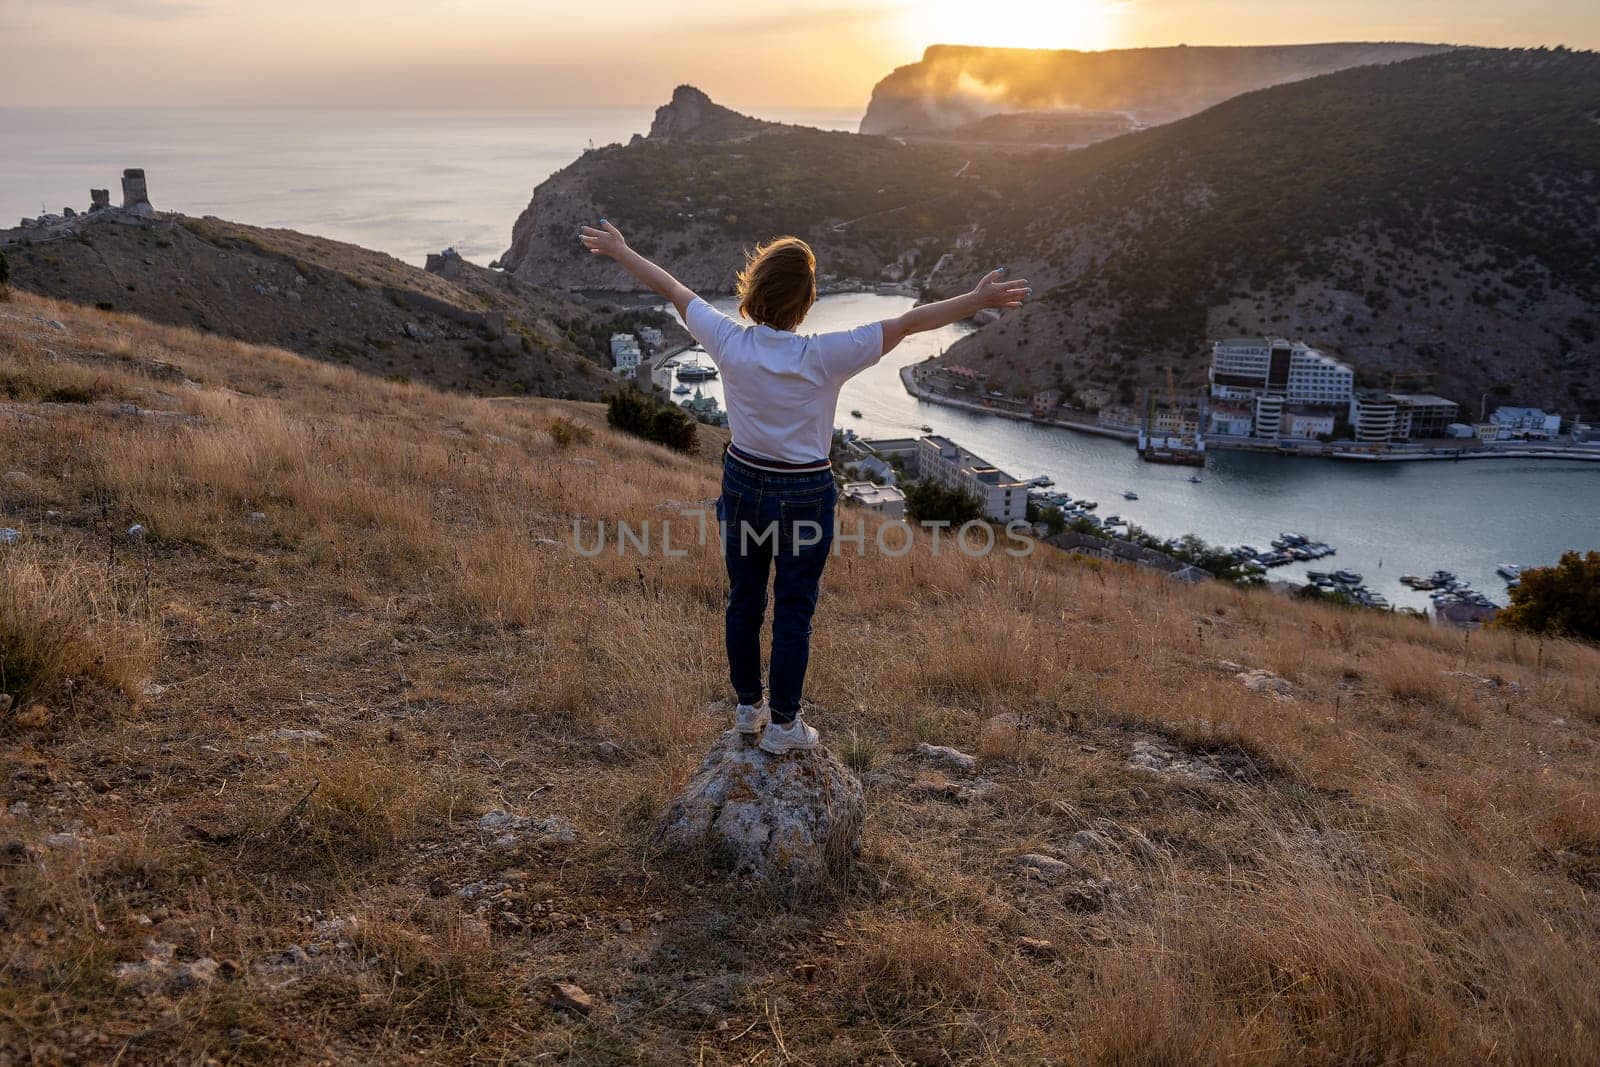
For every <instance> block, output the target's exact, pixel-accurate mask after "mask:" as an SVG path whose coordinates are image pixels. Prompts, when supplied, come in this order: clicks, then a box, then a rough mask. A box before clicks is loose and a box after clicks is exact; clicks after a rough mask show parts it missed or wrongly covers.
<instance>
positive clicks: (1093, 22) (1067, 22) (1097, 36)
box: [907, 0, 1122, 51]
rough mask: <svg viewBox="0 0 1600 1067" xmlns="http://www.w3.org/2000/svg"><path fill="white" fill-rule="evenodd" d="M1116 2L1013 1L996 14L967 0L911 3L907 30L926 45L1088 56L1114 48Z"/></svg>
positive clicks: (1092, 0)
mask: <svg viewBox="0 0 1600 1067" xmlns="http://www.w3.org/2000/svg"><path fill="white" fill-rule="evenodd" d="M1121 6H1122V5H1121V3H1120V2H1118V0H1016V2H1013V3H1009V4H1004V5H1002V6H1001V7H1000V8H999V9H991V8H988V7H985V6H984V5H980V4H974V3H971V2H970V0H933V2H932V3H924V4H916V5H913V7H912V8H911V11H910V13H909V14H908V16H907V18H908V19H910V20H911V21H910V25H909V28H910V31H911V33H912V34H913V36H915V37H916V38H917V39H918V40H919V41H921V42H924V43H928V44H970V45H988V46H991V47H999V48H1076V49H1082V50H1085V51H1093V50H1098V49H1102V48H1110V47H1112V46H1113V45H1114V44H1115V43H1116V36H1117V22H1118V17H1119V9H1120V8H1121Z"/></svg>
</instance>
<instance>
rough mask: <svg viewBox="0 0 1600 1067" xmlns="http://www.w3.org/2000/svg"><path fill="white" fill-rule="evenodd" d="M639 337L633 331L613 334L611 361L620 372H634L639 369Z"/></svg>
mask: <svg viewBox="0 0 1600 1067" xmlns="http://www.w3.org/2000/svg"><path fill="white" fill-rule="evenodd" d="M640 356H641V353H640V351H639V339H638V338H636V337H634V336H633V334H631V333H614V334H612V335H611V362H612V366H613V369H614V370H615V371H616V372H617V373H618V374H632V373H633V372H634V371H636V370H638V369H639V359H640Z"/></svg>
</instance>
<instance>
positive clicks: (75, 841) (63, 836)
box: [44, 832, 89, 852]
mask: <svg viewBox="0 0 1600 1067" xmlns="http://www.w3.org/2000/svg"><path fill="white" fill-rule="evenodd" d="M44 844H45V847H46V848H60V849H66V850H67V851H69V852H78V851H81V850H82V849H85V848H87V847H89V842H87V841H85V840H84V839H83V838H81V837H79V836H78V835H77V834H74V833H69V832H62V833H59V834H48V835H46V837H45V839H44Z"/></svg>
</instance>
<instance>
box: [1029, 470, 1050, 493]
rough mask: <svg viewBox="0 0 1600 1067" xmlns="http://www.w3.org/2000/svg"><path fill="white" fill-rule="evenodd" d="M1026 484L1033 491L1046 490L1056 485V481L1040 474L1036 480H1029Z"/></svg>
mask: <svg viewBox="0 0 1600 1067" xmlns="http://www.w3.org/2000/svg"><path fill="white" fill-rule="evenodd" d="M1028 484H1029V485H1031V486H1033V487H1034V488H1035V489H1048V488H1050V487H1051V486H1052V485H1055V484H1056V480H1055V479H1054V478H1052V477H1050V476H1049V475H1048V474H1041V475H1039V477H1037V478H1029V479H1028Z"/></svg>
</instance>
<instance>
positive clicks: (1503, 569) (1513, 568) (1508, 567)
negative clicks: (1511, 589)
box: [1494, 563, 1522, 582]
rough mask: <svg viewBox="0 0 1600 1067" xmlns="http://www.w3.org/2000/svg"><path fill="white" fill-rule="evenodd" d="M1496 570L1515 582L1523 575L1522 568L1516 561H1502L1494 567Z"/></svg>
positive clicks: (1503, 576) (1509, 580) (1507, 579)
mask: <svg viewBox="0 0 1600 1067" xmlns="http://www.w3.org/2000/svg"><path fill="white" fill-rule="evenodd" d="M1494 572H1495V573H1496V574H1498V575H1499V576H1500V577H1502V578H1504V579H1505V580H1506V581H1508V582H1514V581H1516V580H1517V579H1518V578H1521V577H1522V568H1521V567H1519V566H1517V565H1516V564H1515V563H1502V564H1500V566H1498V567H1496V568H1495V569H1494Z"/></svg>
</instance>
